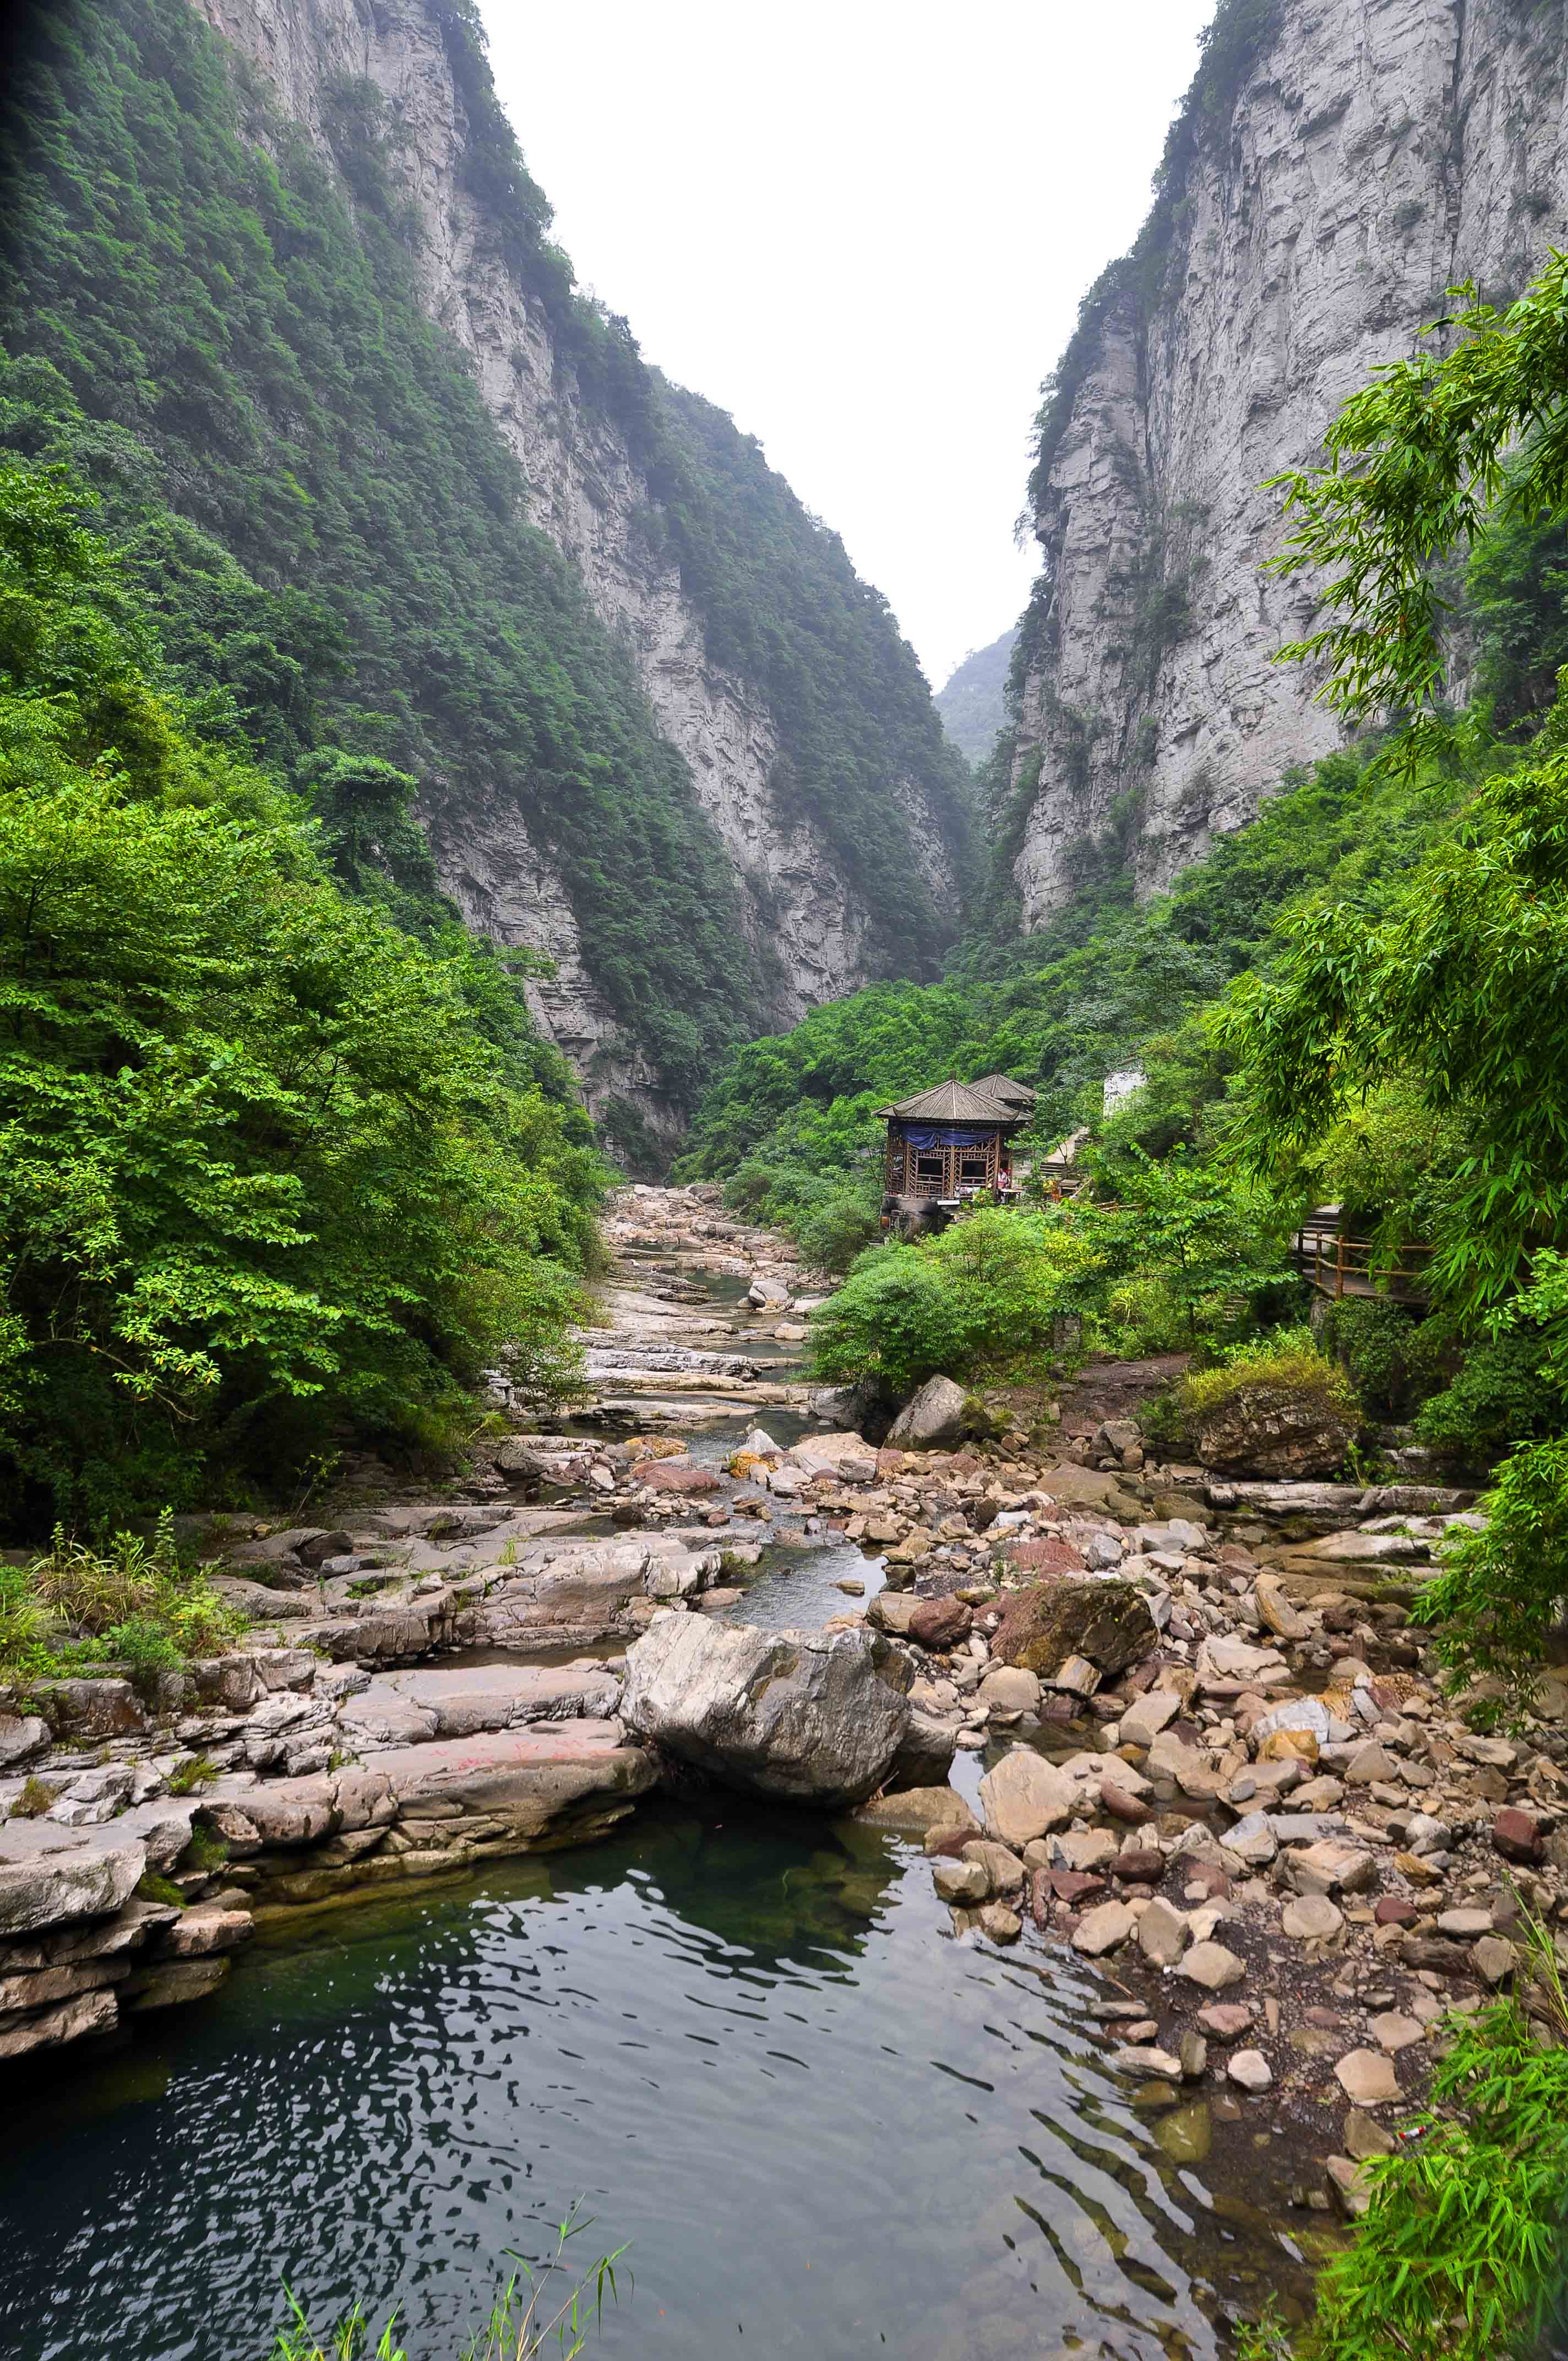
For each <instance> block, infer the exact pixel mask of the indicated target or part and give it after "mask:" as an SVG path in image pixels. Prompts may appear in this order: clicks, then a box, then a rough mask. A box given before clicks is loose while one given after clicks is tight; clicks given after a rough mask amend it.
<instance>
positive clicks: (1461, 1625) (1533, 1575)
mask: <svg viewBox="0 0 1568 2361" xmlns="http://www.w3.org/2000/svg"><path fill="white" fill-rule="evenodd" d="M1480 1507H1481V1510H1482V1513H1483V1514H1484V1515H1485V1517H1486V1520H1487V1521H1486V1528H1485V1530H1484V1531H1482V1532H1468V1531H1466V1530H1464V1528H1462V1527H1453V1528H1451V1529H1450V1531H1449V1532H1448V1533H1447V1534H1446V1535H1445V1537H1444V1540H1443V1544H1442V1572H1441V1573H1440V1574H1438V1575H1437V1576H1434V1578H1433V1579H1432V1580H1431V1582H1429V1583H1428V1584H1427V1585H1426V1586H1425V1587H1424V1588H1423V1589H1422V1591H1421V1594H1420V1608H1419V1612H1420V1618H1421V1620H1422V1621H1423V1622H1425V1623H1430V1624H1431V1625H1432V1627H1433V1628H1434V1629H1435V1631H1436V1632H1437V1642H1436V1644H1437V1653H1438V1654H1439V1656H1440V1657H1441V1658H1442V1662H1443V1664H1445V1665H1446V1666H1447V1667H1448V1671H1449V1675H1450V1678H1451V1682H1452V1685H1453V1686H1455V1687H1459V1686H1464V1684H1465V1683H1467V1682H1469V1681H1472V1680H1476V1679H1489V1680H1494V1681H1497V1682H1499V1683H1500V1684H1501V1685H1502V1689H1503V1693H1504V1697H1505V1701H1506V1703H1507V1705H1508V1708H1509V1710H1510V1711H1513V1712H1518V1711H1520V1710H1522V1709H1523V1708H1524V1706H1525V1704H1526V1703H1527V1702H1528V1699H1529V1696H1530V1691H1531V1689H1532V1688H1533V1686H1534V1683H1535V1677H1536V1673H1537V1670H1538V1668H1539V1666H1540V1663H1541V1656H1542V1654H1543V1653H1544V1651H1545V1646H1546V1641H1547V1635H1548V1633H1549V1632H1550V1631H1551V1629H1552V1624H1553V1622H1554V1621H1555V1620H1556V1615H1557V1602H1558V1600H1559V1599H1560V1598H1563V1596H1564V1595H1568V1439H1564V1438H1563V1437H1562V1436H1557V1437H1554V1438H1553V1439H1552V1441H1550V1442H1546V1443H1525V1444H1519V1446H1518V1448H1517V1449H1515V1450H1514V1451H1513V1452H1511V1453H1510V1455H1508V1458H1507V1459H1505V1460H1504V1462H1503V1464H1502V1466H1500V1467H1499V1468H1498V1469H1497V1476H1496V1481H1495V1482H1494V1484H1493V1487H1492V1489H1491V1490H1490V1491H1489V1492H1488V1493H1486V1495H1485V1496H1484V1498H1483V1499H1482V1500H1481V1503H1480Z"/></svg>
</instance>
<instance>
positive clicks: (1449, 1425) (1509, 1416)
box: [1416, 1331, 1553, 1466]
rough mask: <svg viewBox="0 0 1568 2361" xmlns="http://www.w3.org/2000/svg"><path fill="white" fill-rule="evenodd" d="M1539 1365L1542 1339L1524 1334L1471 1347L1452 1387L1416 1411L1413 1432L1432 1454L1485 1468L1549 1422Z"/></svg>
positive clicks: (1546, 1396)
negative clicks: (1488, 1463)
mask: <svg viewBox="0 0 1568 2361" xmlns="http://www.w3.org/2000/svg"><path fill="white" fill-rule="evenodd" d="M1552 1410H1553V1405H1552V1402H1551V1400H1550V1399H1549V1397H1548V1394H1547V1390H1546V1389H1545V1388H1544V1387H1543V1385H1542V1383H1541V1338H1540V1337H1539V1335H1535V1334H1530V1333H1529V1332H1528V1331H1527V1332H1526V1333H1524V1334H1518V1335H1503V1336H1499V1337H1498V1339H1497V1342H1496V1343H1495V1344H1478V1345H1472V1346H1471V1348H1470V1350H1469V1351H1468V1352H1467V1353H1466V1354H1465V1356H1464V1361H1463V1363H1462V1364H1461V1366H1460V1368H1459V1372H1458V1374H1457V1376H1456V1377H1455V1378H1454V1379H1453V1383H1452V1384H1451V1385H1449V1386H1447V1387H1446V1388H1445V1389H1443V1391H1442V1393H1439V1394H1434V1395H1433V1396H1432V1397H1431V1400H1430V1401H1426V1402H1423V1403H1422V1405H1421V1407H1420V1410H1419V1411H1417V1413H1416V1433H1418V1434H1419V1435H1420V1438H1421V1440H1422V1442H1423V1443H1430V1444H1431V1445H1432V1447H1433V1448H1434V1450H1438V1451H1443V1452H1447V1453H1449V1454H1450V1455H1452V1456H1453V1457H1454V1458H1455V1459H1460V1460H1464V1461H1469V1462H1471V1463H1473V1464H1476V1465H1482V1466H1484V1465H1486V1463H1487V1462H1489V1461H1490V1460H1493V1459H1495V1458H1496V1457H1497V1454H1498V1453H1499V1452H1500V1451H1503V1450H1506V1449H1507V1447H1508V1444H1511V1443H1520V1442H1523V1441H1525V1440H1526V1439H1527V1438H1528V1437H1529V1436H1530V1435H1535V1434H1539V1433H1541V1431H1542V1429H1543V1428H1544V1427H1546V1426H1547V1425H1549V1424H1551V1423H1552Z"/></svg>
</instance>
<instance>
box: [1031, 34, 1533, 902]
mask: <svg viewBox="0 0 1568 2361" xmlns="http://www.w3.org/2000/svg"><path fill="white" fill-rule="evenodd" d="M1565 65H1568V11H1565V10H1564V9H1563V6H1562V5H1559V0H1548V5H1535V0H1279V5H1274V6H1272V7H1269V6H1265V5H1258V0H1225V5H1223V6H1222V8H1221V10H1220V12H1219V16H1218V17H1217V18H1216V22H1215V27H1214V31H1213V34H1212V37H1211V42H1210V51H1209V54H1208V56H1206V58H1205V62H1204V67H1203V68H1202V69H1201V71H1200V75H1199V78H1198V80H1197V82H1195V83H1194V85H1193V90H1192V92H1191V93H1190V94H1189V98H1188V102H1187V105H1186V108H1185V110H1184V114H1183V116H1182V118H1181V119H1179V122H1178V125H1177V126H1176V129H1175V130H1174V131H1173V134H1172V140H1171V146H1170V148H1169V149H1168V160H1167V168H1166V172H1165V175H1164V181H1163V185H1162V186H1161V188H1160V190H1159V192H1158V195H1157V203H1156V207H1155V211H1154V213H1153V214H1152V215H1151V217H1150V221H1149V224H1148V225H1147V226H1146V230H1145V232H1144V235H1143V236H1142V237H1141V238H1140V240H1139V243H1138V247H1136V248H1135V251H1134V254H1133V255H1132V256H1130V257H1128V258H1125V260H1124V261H1123V262H1122V263H1120V264H1116V265H1113V267H1112V269H1110V270H1109V271H1107V273H1106V274H1105V276H1104V277H1103V278H1102V280H1101V281H1100V282H1099V284H1098V285H1097V287H1096V288H1095V289H1094V290H1093V291H1091V295H1090V296H1089V298H1088V299H1087V300H1086V302H1085V305H1084V310H1083V313H1082V316H1081V319H1080V328H1079V331H1078V334H1077V335H1075V337H1074V339H1073V341H1072V344H1071V345H1070V346H1069V350H1068V352H1067V354H1066V355H1065V356H1064V357H1063V360H1062V363H1061V365H1060V366H1059V368H1058V371H1057V374H1056V378H1055V379H1054V380H1053V381H1052V385H1049V386H1048V387H1047V407H1046V409H1045V410H1044V411H1043V412H1042V414H1041V421H1042V434H1041V450H1040V465H1039V467H1037V468H1036V476H1035V478H1034V482H1033V486H1032V490H1033V497H1034V500H1035V523H1036V533H1037V536H1038V539H1039V542H1040V544H1041V548H1042V551H1043V554H1044V565H1043V570H1042V574H1041V577H1040V580H1039V583H1038V585H1037V587H1036V594H1035V597H1034V599H1033V600H1032V602H1031V606H1030V609H1029V611H1028V613H1027V615H1026V616H1025V622H1024V625H1023V630H1024V633H1025V645H1026V649H1027V670H1026V676H1025V685H1024V691H1023V698H1022V707H1021V712H1020V715H1019V717H1018V726H1017V728H1016V731H1015V739H1014V768H1013V784H1014V828H1015V831H1016V833H1015V836H1014V841H1013V842H1012V843H1011V844H1010V845H1009V847H1008V852H1009V854H1010V855H1011V858H1012V865H1013V874H1014V879H1015V881H1016V884H1017V886H1018V889H1019V892H1020V894H1021V896H1022V903H1023V921H1024V925H1025V928H1026V929H1033V928H1036V927H1037V926H1038V925H1040V924H1041V923H1042V922H1043V921H1044V920H1045V919H1046V918H1047V917H1049V916H1050V915H1051V914H1052V913H1053V912H1054V911H1055V910H1057V909H1058V908H1060V907H1061V906H1062V905H1063V904H1064V903H1065V902H1066V901H1067V900H1068V899H1069V898H1070V895H1071V894H1072V891H1073V888H1074V884H1075V881H1076V879H1077V878H1078V877H1080V875H1081V874H1082V873H1083V867H1084V862H1085V855H1086V853H1087V852H1088V851H1089V850H1090V848H1091V847H1092V846H1093V845H1094V844H1095V843H1096V841H1097V840H1101V841H1102V842H1103V840H1105V839H1106V838H1107V837H1110V838H1111V839H1112V840H1113V841H1114V842H1115V843H1117V844H1119V845H1121V846H1124V847H1125V849H1126V852H1127V857H1128V858H1129V859H1130V861H1131V863H1132V866H1133V869H1134V873H1135V877H1136V880H1137V884H1138V886H1139V889H1140V891H1142V892H1145V893H1146V892H1149V891H1153V890H1156V889H1157V888H1158V887H1159V886H1161V885H1163V884H1166V883H1167V882H1168V880H1169V879H1170V878H1171V877H1172V876H1173V875H1174V874H1175V873H1176V872H1177V871H1178V870H1179V869H1180V868H1181V867H1182V866H1183V865H1184V864H1185V863H1187V862H1190V861H1192V860H1194V859H1196V858H1197V857H1199V856H1200V855H1201V853H1202V852H1203V851H1204V849H1205V847H1206V846H1207V845H1208V843H1209V842H1210V840H1211V839H1212V837H1214V836H1215V835H1217V834H1221V833H1223V832H1225V831H1228V830H1230V829H1235V828H1239V827H1240V826H1242V825H1243V824H1244V823H1245V821H1246V820H1248V819H1250V818H1252V817H1253V815H1254V814H1255V811H1256V810H1257V807H1258V804H1259V802H1260V800H1261V799H1262V798H1263V797H1264V796H1266V795H1267V794H1268V793H1269V792H1270V791H1271V790H1272V789H1273V788H1274V787H1275V786H1276V785H1277V783H1278V781H1279V779H1280V776H1281V774H1282V773H1283V772H1284V771H1285V770H1286V768H1287V767H1288V765H1290V764H1293V763H1302V762H1307V761H1310V760H1312V759H1313V758H1315V757H1316V756H1318V755H1321V754H1322V753H1325V752H1328V751H1329V750H1330V749H1331V748H1332V746H1334V745H1335V744H1336V743H1337V742H1339V730H1338V725H1337V723H1336V721H1335V719H1334V718H1333V717H1332V715H1331V714H1330V713H1328V712H1327V711H1326V710H1325V709H1324V708H1322V707H1321V706H1319V705H1314V704H1313V703H1312V702H1311V696H1312V689H1313V686H1314V683H1313V680H1312V677H1311V676H1310V674H1308V673H1307V672H1305V671H1304V670H1303V668H1302V667H1300V666H1299V665H1280V664H1275V663H1273V662H1272V661H1271V659H1272V657H1273V654H1274V652H1275V650H1276V649H1277V647H1278V646H1279V645H1280V644H1281V643H1282V642H1286V641H1288V640H1291V639H1294V638H1296V637H1298V636H1299V635H1300V634H1301V633H1302V632H1303V631H1305V630H1306V629H1308V628H1310V624H1311V620H1312V618H1313V614H1314V599H1315V593H1314V586H1313V583H1312V580H1311V579H1310V577H1307V576H1305V575H1298V576H1295V577H1291V578H1290V579H1289V580H1288V581H1281V580H1280V579H1279V578H1277V577H1271V576H1269V575H1267V574H1266V573H1265V571H1264V570H1263V569H1264V567H1265V566H1266V561H1267V559H1268V558H1269V557H1271V556H1272V555H1274V554H1275V553H1276V552H1277V550H1278V548H1279V546H1280V542H1281V538H1282V526H1281V522H1280V506H1279V495H1278V493H1277V492H1271V491H1267V490H1265V489H1261V487H1262V486H1263V484H1264V482H1265V479H1266V478H1268V477H1270V476H1274V475H1277V473H1278V472H1279V471H1280V470H1281V469H1283V468H1286V467H1296V466H1299V465H1303V464H1310V463H1311V462H1312V461H1313V460H1314V459H1315V458H1316V457H1317V456H1319V455H1320V446H1321V437H1322V434H1323V432H1324V430H1325V428H1326V427H1327V425H1328V423H1330V421H1331V419H1332V416H1333V413H1334V412H1335V411H1336V409H1337V408H1338V406H1339V404H1340V403H1341V402H1342V401H1343V399H1344V397H1345V396H1346V395H1347V394H1349V393H1350V392H1352V391H1353V390H1354V389H1355V388H1356V387H1357V386H1358V385H1360V384H1361V383H1363V382H1364V381H1365V378H1366V376H1367V374H1368V372H1369V371H1370V370H1371V369H1372V368H1374V367H1375V366H1376V364H1377V363H1378V362H1383V361H1390V360H1395V359H1398V358H1399V357H1403V356H1404V355H1406V354H1408V353H1409V352H1410V351H1411V350H1412V349H1413V348H1414V347H1415V345H1416V341H1417V337H1418V335H1419V332H1420V329H1421V328H1422V327H1423V326H1424V325H1425V324H1429V323H1431V322H1433V321H1435V320H1437V319H1439V318H1441V316H1442V313H1443V311H1444V310H1445V308H1446V306H1445V303H1444V290H1445V289H1446V288H1447V287H1449V286H1450V285H1451V284H1453V282H1455V281H1457V280H1466V279H1470V280H1475V282H1476V284H1477V286H1478V287H1479V288H1480V290H1481V291H1482V292H1483V293H1484V294H1485V295H1486V296H1487V297H1488V298H1489V299H1490V300H1493V301H1497V302H1506V301H1507V300H1508V298H1510V297H1511V296H1513V295H1516V294H1517V293H1519V291H1521V289H1522V288H1523V286H1524V284H1525V282H1526V281H1527V280H1528V279H1529V278H1530V275H1531V273H1532V271H1533V270H1535V269H1538V268H1539V267H1540V265H1541V261H1542V260H1543V259H1544V258H1545V256H1546V252H1547V248H1548V247H1549V246H1552V245H1558V246H1562V245H1563V244H1565V243H1568V81H1565ZM1053 387H1054V399H1052V398H1050V397H1051V395H1052V391H1053Z"/></svg>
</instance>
